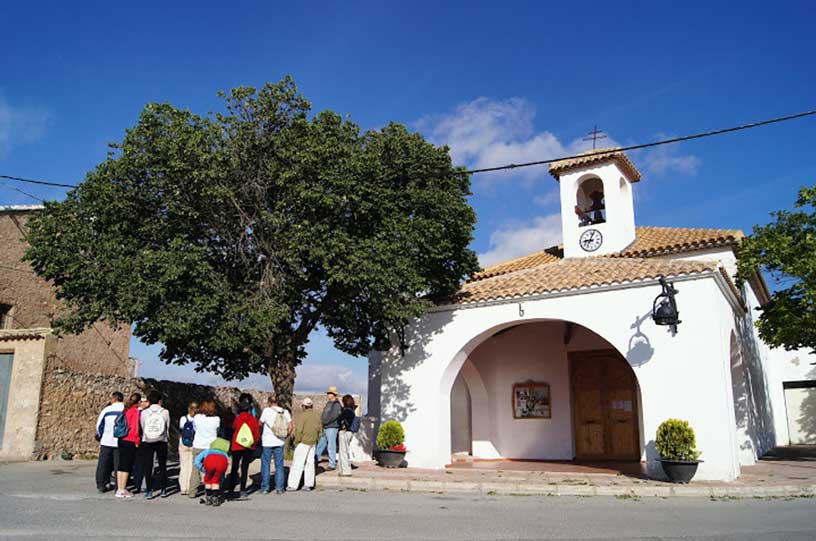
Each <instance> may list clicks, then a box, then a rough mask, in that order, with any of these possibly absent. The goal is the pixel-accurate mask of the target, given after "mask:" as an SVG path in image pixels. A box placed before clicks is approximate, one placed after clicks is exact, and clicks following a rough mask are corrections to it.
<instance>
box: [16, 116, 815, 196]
mask: <svg viewBox="0 0 816 541" xmlns="http://www.w3.org/2000/svg"><path fill="white" fill-rule="evenodd" d="M813 115H816V109H814V110H811V111H804V112H801V113H796V114H794V115H787V116H780V117H776V118H770V119H768V120H760V121H759V122H752V123H750V124H743V125H741V126H733V127H731V128H723V129H720V130H712V131H706V132H701V133H695V134H692V135H684V136H683V137H675V138H673V139H664V140H662V141H653V142H651V143H642V144H639V145H629V146H625V147H617V148H615V149H614V150H615V151H616V152H625V151H627V150H637V149H640V148H651V147H656V146H660V145H669V144H672V143H679V142H681V141H691V140H692V139H702V138H703V137H711V136H714V135H721V134H723V133H731V132H736V131H742V130H748V129H751V128H758V127H760V126H767V125H768V124H776V123H779V122H786V121H788V120H794V119H797V118H803V117H806V116H813ZM609 153H610V150H609V149H607V150H598V151H593V152H586V153H583V154H573V155H572V156H562V157H560V158H551V159H548V160H537V161H534V162H525V163H510V164H507V165H498V166H496V167H484V168H482V169H469V170H467V171H462V172H460V173H459V174H461V175H472V174H476V173H490V172H493V171H503V170H506V169H519V168H521V167H531V166H534V165H546V164H550V163H553V162H559V161H561V160H571V159H574V158H586V157H590V156H600V155H604V154H609ZM0 178H2V179H7V180H15V181H17V182H27V183H29V184H41V185H44V186H56V187H58V188H76V187H77V185H76V184H64V183H61V182H51V181H48V180H33V179H30V178H22V177H13V176H10V175H0Z"/></svg>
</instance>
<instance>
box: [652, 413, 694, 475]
mask: <svg viewBox="0 0 816 541" xmlns="http://www.w3.org/2000/svg"><path fill="white" fill-rule="evenodd" d="M655 447H657V452H658V453H660V465H661V466H663V471H664V472H665V473H666V477H668V478H669V481H671V482H672V483H688V482H689V481H691V479H692V478H693V477H694V474H695V473H697V465H698V464H699V463H700V462H701V461H700V460H698V459H699V458H700V451H698V450H697V441H696V439H695V437H694V429H692V428H691V426H689V424H688V421H681V420H680V419H668V420H666V421H663V423H662V424H661V425H660V426H659V427H658V429H657V437H656V438H655Z"/></svg>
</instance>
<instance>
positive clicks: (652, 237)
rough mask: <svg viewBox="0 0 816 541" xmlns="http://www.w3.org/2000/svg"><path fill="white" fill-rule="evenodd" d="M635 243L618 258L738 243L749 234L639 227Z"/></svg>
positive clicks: (736, 231) (727, 230)
mask: <svg viewBox="0 0 816 541" xmlns="http://www.w3.org/2000/svg"><path fill="white" fill-rule="evenodd" d="M635 236H636V238H635V242H633V243H632V244H631V245H630V246H629V247H628V248H626V250H624V251H623V252H621V253H620V254H616V255H617V256H618V257H650V256H657V255H666V254H678V253H683V252H693V251H696V250H705V249H707V248H717V247H720V246H730V245H737V244H739V242H740V241H741V240H742V239H743V237H745V235H744V234H743V233H742V231H740V230H739V229H690V228H685V227H638V228H637V229H636V233H635Z"/></svg>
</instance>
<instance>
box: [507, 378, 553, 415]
mask: <svg viewBox="0 0 816 541" xmlns="http://www.w3.org/2000/svg"><path fill="white" fill-rule="evenodd" d="M551 417H552V405H551V403H550V384H549V383H535V382H531V381H530V382H526V383H516V384H514V385H513V419H549V418H551Z"/></svg>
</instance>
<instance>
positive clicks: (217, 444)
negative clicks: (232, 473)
mask: <svg viewBox="0 0 816 541" xmlns="http://www.w3.org/2000/svg"><path fill="white" fill-rule="evenodd" d="M210 449H212V450H213V451H221V452H222V453H227V454H229V450H230V442H229V440H225V439H224V438H215V440H214V441H213V442H212V443H211V444H210Z"/></svg>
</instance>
